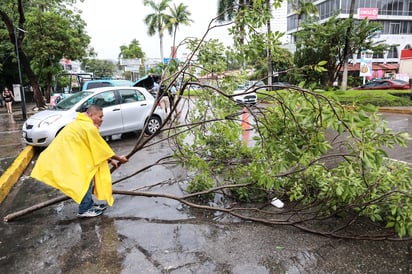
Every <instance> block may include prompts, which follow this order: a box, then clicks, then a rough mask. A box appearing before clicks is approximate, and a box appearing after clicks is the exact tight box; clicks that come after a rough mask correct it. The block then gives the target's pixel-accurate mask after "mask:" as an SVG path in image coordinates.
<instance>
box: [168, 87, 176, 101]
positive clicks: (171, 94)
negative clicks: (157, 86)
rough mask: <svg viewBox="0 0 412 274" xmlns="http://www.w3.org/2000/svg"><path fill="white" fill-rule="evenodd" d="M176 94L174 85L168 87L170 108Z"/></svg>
mask: <svg viewBox="0 0 412 274" xmlns="http://www.w3.org/2000/svg"><path fill="white" fill-rule="evenodd" d="M176 93H177V89H176V85H175V84H172V86H171V87H170V91H169V102H170V106H173V105H174V102H175V96H176Z"/></svg>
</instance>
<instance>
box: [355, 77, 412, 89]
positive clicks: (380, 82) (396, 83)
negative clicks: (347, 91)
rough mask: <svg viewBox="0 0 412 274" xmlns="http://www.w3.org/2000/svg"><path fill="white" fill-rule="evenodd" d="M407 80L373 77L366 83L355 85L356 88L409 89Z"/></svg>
mask: <svg viewBox="0 0 412 274" xmlns="http://www.w3.org/2000/svg"><path fill="white" fill-rule="evenodd" d="M410 88H411V85H410V84H409V82H406V81H403V80H398V79H374V80H372V81H369V82H367V83H366V84H364V85H362V86H359V87H355V88H353V89H356V90H361V89H364V90H374V89H375V90H378V89H410Z"/></svg>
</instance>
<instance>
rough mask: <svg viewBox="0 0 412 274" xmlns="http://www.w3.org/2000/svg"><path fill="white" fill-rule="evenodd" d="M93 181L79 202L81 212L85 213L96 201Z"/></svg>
mask: <svg viewBox="0 0 412 274" xmlns="http://www.w3.org/2000/svg"><path fill="white" fill-rule="evenodd" d="M92 194H93V181H91V182H90V187H89V189H88V190H87V192H86V195H84V197H83V199H82V201H81V202H80V204H79V214H82V213H85V212H86V211H87V210H89V209H90V208H92V206H93V204H94V202H93V197H92Z"/></svg>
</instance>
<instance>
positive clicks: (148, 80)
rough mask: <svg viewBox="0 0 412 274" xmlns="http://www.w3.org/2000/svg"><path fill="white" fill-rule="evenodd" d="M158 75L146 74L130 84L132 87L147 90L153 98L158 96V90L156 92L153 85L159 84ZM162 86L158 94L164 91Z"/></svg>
mask: <svg viewBox="0 0 412 274" xmlns="http://www.w3.org/2000/svg"><path fill="white" fill-rule="evenodd" d="M160 79H161V77H160V75H157V74H148V75H146V76H143V77H142V78H140V79H138V80H137V81H136V82H134V83H132V86H133V87H143V88H145V89H147V90H148V91H149V92H150V94H152V95H153V97H156V96H158V92H159V90H157V88H156V86H155V83H160ZM164 88H165V87H164V85H162V86H161V87H160V93H161V94H162V93H163V91H164Z"/></svg>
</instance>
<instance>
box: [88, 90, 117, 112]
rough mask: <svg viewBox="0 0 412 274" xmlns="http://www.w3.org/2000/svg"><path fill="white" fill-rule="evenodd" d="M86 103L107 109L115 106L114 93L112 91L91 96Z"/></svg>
mask: <svg viewBox="0 0 412 274" xmlns="http://www.w3.org/2000/svg"><path fill="white" fill-rule="evenodd" d="M88 103H89V104H94V105H98V106H100V107H102V108H104V107H109V106H114V105H116V104H117V103H116V97H115V95H114V92H113V91H112V90H110V91H105V92H102V93H99V94H97V95H96V96H93V97H92V98H91V99H90V100H89V101H88Z"/></svg>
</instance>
